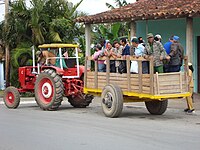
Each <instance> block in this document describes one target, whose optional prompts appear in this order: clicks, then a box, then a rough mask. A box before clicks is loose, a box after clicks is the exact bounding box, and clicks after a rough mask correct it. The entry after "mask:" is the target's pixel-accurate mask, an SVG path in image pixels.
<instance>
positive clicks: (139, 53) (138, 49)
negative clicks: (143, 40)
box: [135, 44, 144, 56]
mask: <svg viewBox="0 0 200 150" xmlns="http://www.w3.org/2000/svg"><path fill="white" fill-rule="evenodd" d="M143 54H144V46H143V45H142V44H139V45H138V46H137V47H136V48H135V56H143Z"/></svg>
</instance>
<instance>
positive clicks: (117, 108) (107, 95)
mask: <svg viewBox="0 0 200 150" xmlns="http://www.w3.org/2000/svg"><path fill="white" fill-rule="evenodd" d="M101 99H102V102H101V105H102V109H103V113H104V114H105V116H106V117H110V118H115V117H119V116H120V114H121V112H122V109H123V94H122V90H121V89H120V87H119V86H117V85H114V84H110V85H106V86H105V87H104V89H103V91H102V94H101Z"/></svg>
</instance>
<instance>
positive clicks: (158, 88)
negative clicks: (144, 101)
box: [156, 72, 160, 94]
mask: <svg viewBox="0 0 200 150" xmlns="http://www.w3.org/2000/svg"><path fill="white" fill-rule="evenodd" d="M156 85H157V93H158V94H160V85H159V78H158V72H156Z"/></svg>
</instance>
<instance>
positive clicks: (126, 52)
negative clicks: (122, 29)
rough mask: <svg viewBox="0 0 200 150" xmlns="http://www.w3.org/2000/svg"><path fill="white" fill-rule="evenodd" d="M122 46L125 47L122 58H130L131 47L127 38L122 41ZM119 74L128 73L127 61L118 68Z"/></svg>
mask: <svg viewBox="0 0 200 150" xmlns="http://www.w3.org/2000/svg"><path fill="white" fill-rule="evenodd" d="M120 44H121V45H122V46H123V49H122V57H123V59H126V57H127V56H130V46H129V45H128V44H127V40H126V39H125V38H122V39H121V40H120ZM118 72H119V73H126V72H127V69H126V60H123V61H121V63H120V65H119V66H118Z"/></svg>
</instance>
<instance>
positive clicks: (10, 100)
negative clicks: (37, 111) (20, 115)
mask: <svg viewBox="0 0 200 150" xmlns="http://www.w3.org/2000/svg"><path fill="white" fill-rule="evenodd" d="M3 100H4V103H5V105H6V106H7V107H8V108H11V109H15V108H17V107H18V106H19V103H20V94H19V91H18V90H17V88H15V87H12V86H10V87H7V88H6V90H5V92H4V96H3Z"/></svg>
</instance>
